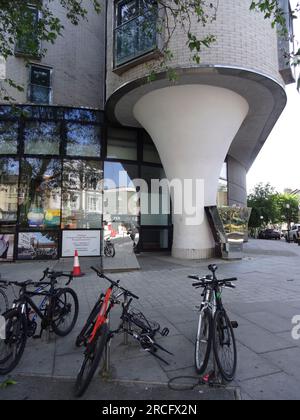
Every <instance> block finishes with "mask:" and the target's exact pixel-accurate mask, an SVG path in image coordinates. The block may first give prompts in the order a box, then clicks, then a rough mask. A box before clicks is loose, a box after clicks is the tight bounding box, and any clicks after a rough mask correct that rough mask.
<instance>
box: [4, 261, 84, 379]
mask: <svg viewBox="0 0 300 420" xmlns="http://www.w3.org/2000/svg"><path fill="white" fill-rule="evenodd" d="M60 277H67V278H68V279H69V280H68V282H67V284H66V286H65V288H57V283H58V281H57V279H58V278H60ZM46 278H47V279H48V281H46V280H45V279H46ZM72 280H73V275H72V274H66V273H63V272H55V271H49V270H48V269H47V270H45V271H44V276H43V277H42V278H41V280H40V281H39V282H33V281H31V280H27V281H25V282H16V281H15V282H8V281H0V284H3V285H5V286H6V287H7V286H15V287H18V288H20V293H19V297H18V298H16V299H15V300H14V302H13V305H12V308H11V309H10V310H8V311H7V312H5V313H4V314H3V317H4V319H5V333H6V336H5V339H4V340H0V375H7V374H8V373H10V372H11V371H12V370H13V369H15V368H16V366H17V365H18V364H19V362H20V360H21V358H22V355H23V353H24V351H25V347H26V343H27V339H28V338H31V337H32V338H34V339H38V338H41V337H42V334H43V331H44V330H46V329H49V331H50V332H54V333H55V334H56V335H57V336H60V337H65V336H67V335H68V334H70V332H71V331H72V330H73V328H74V327H75V324H76V322H77V318H78V312H79V303H78V298H77V295H76V293H75V292H74V291H73V290H72V289H70V288H67V286H68V285H69V284H70V283H71V282H72ZM29 287H34V288H37V289H36V290H33V291H28V290H27V289H28V288H29ZM35 297H42V301H41V303H40V305H36V304H35V303H34V302H33V300H32V299H33V298H35ZM38 318H40V320H41V331H40V334H38V335H35V333H36V330H37V328H38V324H37V319H38ZM68 321H70V322H69V323H68Z"/></svg>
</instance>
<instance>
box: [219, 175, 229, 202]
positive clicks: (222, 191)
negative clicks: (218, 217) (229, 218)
mask: <svg viewBox="0 0 300 420" xmlns="http://www.w3.org/2000/svg"><path fill="white" fill-rule="evenodd" d="M217 205H218V207H223V206H228V182H227V181H225V180H223V179H219V187H218V196H217Z"/></svg>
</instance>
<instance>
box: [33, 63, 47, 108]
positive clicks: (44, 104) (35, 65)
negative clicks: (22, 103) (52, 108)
mask: <svg viewBox="0 0 300 420" xmlns="http://www.w3.org/2000/svg"><path fill="white" fill-rule="evenodd" d="M34 68H36V69H41V70H47V71H49V87H47V89H48V94H49V102H47V103H41V102H34V101H33V100H32V93H33V89H32V87H33V86H37V87H43V88H46V86H43V85H37V84H35V83H32V71H33V69H34ZM52 86H53V68H52V67H49V66H43V65H40V64H35V63H30V64H29V75H28V101H29V102H30V104H35V105H42V106H47V105H52V101H53V87H52Z"/></svg>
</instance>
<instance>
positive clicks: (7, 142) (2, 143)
mask: <svg viewBox="0 0 300 420" xmlns="http://www.w3.org/2000/svg"><path fill="white" fill-rule="evenodd" d="M17 150H18V123H16V122H12V121H0V154H1V155H5V154H16V153H17Z"/></svg>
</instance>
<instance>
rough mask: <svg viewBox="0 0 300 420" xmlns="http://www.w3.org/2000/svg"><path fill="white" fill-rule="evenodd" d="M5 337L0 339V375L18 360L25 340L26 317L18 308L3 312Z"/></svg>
mask: <svg viewBox="0 0 300 420" xmlns="http://www.w3.org/2000/svg"><path fill="white" fill-rule="evenodd" d="M3 317H4V319H5V328H4V329H5V339H4V340H3V339H2V340H0V375H7V374H8V373H10V372H11V371H12V370H13V369H14V368H15V367H16V366H17V365H18V363H19V362H20V360H21V357H22V356H23V353H24V350H25V347H26V341H27V319H26V316H25V315H23V314H22V313H21V312H20V311H19V310H17V309H13V310H10V311H8V312H6V313H5V314H3Z"/></svg>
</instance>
